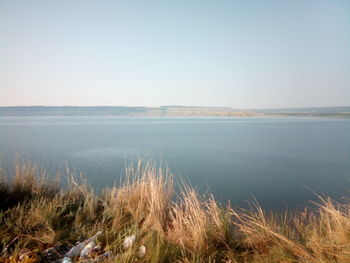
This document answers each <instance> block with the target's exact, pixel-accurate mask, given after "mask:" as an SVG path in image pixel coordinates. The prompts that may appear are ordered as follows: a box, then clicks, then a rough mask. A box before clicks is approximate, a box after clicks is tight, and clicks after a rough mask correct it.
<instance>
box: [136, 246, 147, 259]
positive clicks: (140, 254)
mask: <svg viewBox="0 0 350 263" xmlns="http://www.w3.org/2000/svg"><path fill="white" fill-rule="evenodd" d="M145 254H146V247H145V246H144V245H142V246H140V247H139V251H138V252H137V256H138V257H140V258H142V257H143V256H144V255H145Z"/></svg>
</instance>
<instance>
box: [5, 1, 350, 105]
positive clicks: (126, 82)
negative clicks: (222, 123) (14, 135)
mask: <svg viewBox="0 0 350 263" xmlns="http://www.w3.org/2000/svg"><path fill="white" fill-rule="evenodd" d="M10 105H112V106H113V105H123V106H134V105H140V106H160V105H202V106H230V107H235V108H271V107H305V106H340V105H350V1H349V0H344V1H336V0H329V1H323V0H314V1H308V0H300V1H298V0H290V1H281V0H276V1H267V0H256V1H250V0H242V1H234V0H230V1H220V0H213V1H207V0H198V1H194V0H192V1H191V0H163V1H147V0H139V1H133V0H125V1H112V0H111V1H103V0H98V1H97V0H96V1H87V0H81V1H75V0H74V1H72V0H59V1H58V0H57V1H47V0H45V1H30V0H23V1H16V0H0V106H10Z"/></svg>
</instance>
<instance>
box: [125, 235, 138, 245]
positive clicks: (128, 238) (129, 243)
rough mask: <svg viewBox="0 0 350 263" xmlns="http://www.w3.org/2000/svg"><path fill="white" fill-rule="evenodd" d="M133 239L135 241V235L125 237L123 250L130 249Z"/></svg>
mask: <svg viewBox="0 0 350 263" xmlns="http://www.w3.org/2000/svg"><path fill="white" fill-rule="evenodd" d="M135 239H136V236H135V235H131V236H128V237H126V238H125V239H124V242H123V246H124V248H129V247H132V245H133V244H134V243H135Z"/></svg>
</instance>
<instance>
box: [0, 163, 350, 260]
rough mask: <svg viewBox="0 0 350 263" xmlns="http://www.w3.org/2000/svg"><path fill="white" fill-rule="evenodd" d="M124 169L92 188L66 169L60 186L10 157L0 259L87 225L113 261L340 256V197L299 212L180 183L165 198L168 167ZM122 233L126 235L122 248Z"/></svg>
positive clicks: (1, 183) (2, 190)
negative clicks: (229, 200) (226, 200)
mask: <svg viewBox="0 0 350 263" xmlns="http://www.w3.org/2000/svg"><path fill="white" fill-rule="evenodd" d="M126 174H127V175H126V178H125V180H124V183H122V184H121V186H119V187H112V188H108V189H104V190H103V191H102V192H101V193H100V194H95V193H94V192H93V190H92V189H91V188H90V187H89V186H88V184H87V182H86V181H84V180H77V179H76V178H75V177H74V176H68V177H69V178H68V182H69V184H68V185H69V187H68V188H65V189H60V188H59V187H58V186H59V185H60V182H59V180H58V179H57V178H56V179H54V180H49V179H48V177H47V176H46V175H45V173H44V172H43V171H42V170H40V169H37V168H35V167H33V166H32V165H30V164H22V165H20V164H18V165H17V167H16V172H15V175H14V176H13V179H12V180H11V181H6V180H5V178H4V177H2V179H1V180H0V196H1V202H0V253H1V254H0V255H1V257H0V262H6V263H16V262H21V263H34V262H39V261H40V260H41V261H43V260H44V257H43V254H42V252H43V251H44V250H45V249H47V248H49V247H51V246H53V245H57V244H67V245H74V244H75V243H76V242H77V241H82V240H84V239H86V238H89V237H91V236H92V235H94V234H95V233H96V232H97V231H103V234H102V235H101V236H100V237H99V238H98V240H97V241H98V243H99V244H100V245H101V247H102V250H103V251H107V250H112V251H113V252H114V254H115V255H116V256H115V258H113V259H106V261H108V260H109V261H113V262H136V261H137V262H247V263H248V262H255V263H258V262H259V263H260V262H261V263H262V262H264V263H265V262H266V263H267V262H280V263H282V262H283V263H289V262H290V263H292V262H305V263H322V262H344V263H347V262H350V205H349V204H337V203H335V202H333V201H332V200H331V199H329V198H325V199H322V198H320V204H319V205H318V208H317V209H313V210H310V209H307V208H305V210H303V211H299V212H297V211H294V212H292V211H287V212H286V213H284V214H273V213H268V212H266V211H264V210H263V209H262V208H261V207H259V206H258V205H256V204H253V206H252V209H250V210H243V209H242V210H234V209H232V208H231V207H230V206H225V207H223V206H221V205H220V204H219V203H217V202H216V201H215V199H214V197H213V196H209V197H207V198H204V197H202V196H199V194H198V193H197V192H196V191H195V190H194V189H192V188H190V187H188V186H186V185H183V187H182V189H184V190H183V191H182V192H181V193H180V198H177V199H176V200H177V201H176V202H175V201H174V190H173V189H174V175H172V174H170V172H169V170H167V169H161V168H156V167H155V166H154V165H152V163H142V162H139V163H138V164H137V165H136V167H133V166H130V167H128V168H127V170H126ZM131 234H135V235H136V242H135V244H134V245H133V246H132V247H131V248H129V249H125V248H124V247H123V241H124V239H125V237H127V236H129V235H131ZM141 245H144V246H145V247H146V254H145V255H144V256H143V257H140V256H139V255H138V249H139V247H140V246H141ZM23 251H26V253H27V254H28V255H29V256H26V257H24V258H23V256H22V257H20V255H21V254H23V253H24V252H23Z"/></svg>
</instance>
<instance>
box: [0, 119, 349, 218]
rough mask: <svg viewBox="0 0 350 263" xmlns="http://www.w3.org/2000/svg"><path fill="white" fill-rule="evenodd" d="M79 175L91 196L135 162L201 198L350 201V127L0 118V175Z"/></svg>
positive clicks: (274, 203)
mask: <svg viewBox="0 0 350 263" xmlns="http://www.w3.org/2000/svg"><path fill="white" fill-rule="evenodd" d="M16 159H19V160H21V161H22V162H23V161H29V162H31V163H32V164H35V165H36V166H38V167H41V169H44V170H45V171H46V172H47V173H48V174H50V175H52V176H53V175H56V174H61V175H62V176H63V178H65V177H66V175H67V173H68V170H69V171H70V173H75V174H77V175H80V174H83V175H84V176H85V177H86V178H87V180H88V182H89V183H90V184H91V186H92V187H93V188H94V189H95V191H97V192H98V191H100V190H101V189H103V188H104V187H110V186H114V185H118V184H119V183H120V182H121V180H123V177H124V175H125V168H126V167H127V166H129V165H131V164H133V163H136V162H137V161H139V160H142V161H143V162H147V161H152V162H153V163H155V165H157V166H162V167H167V168H168V169H169V170H170V172H171V173H173V174H174V179H175V182H176V184H181V183H183V182H186V183H187V184H189V185H191V186H192V187H193V188H195V189H196V190H197V191H198V192H199V193H200V194H201V195H203V198H205V197H206V196H209V195H210V194H213V196H214V198H215V199H217V200H218V201H219V202H221V203H222V204H223V205H225V204H227V203H230V204H231V205H232V206H233V207H236V206H237V207H247V206H249V205H251V204H252V203H254V202H257V203H259V205H261V206H262V207H263V208H265V209H267V210H272V211H281V210H285V209H299V208H300V209H302V208H303V207H304V206H313V205H314V202H319V201H320V198H325V197H331V198H333V199H334V200H337V201H340V202H341V201H343V200H345V199H347V198H348V197H349V196H350V193H349V187H350V119H345V118H314V117H236V118H231V117H213V118H208V117H198V118H197V117H196V118H194V117H186V118H183V117H172V118H166V117H162V118H155V117H142V118H141V117H113V116H111V117H110V116H108V117H66V116H64V117H0V167H1V169H2V173H4V174H5V176H6V177H11V176H13V174H14V167H15V163H16Z"/></svg>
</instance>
